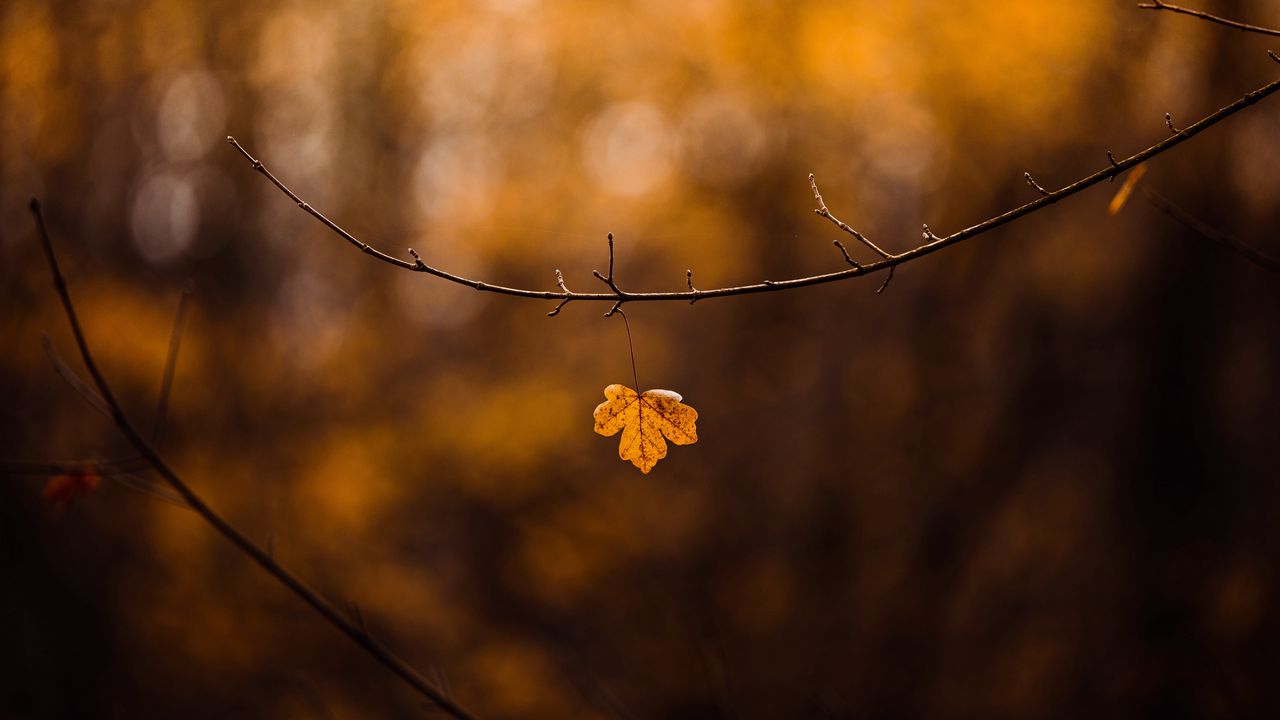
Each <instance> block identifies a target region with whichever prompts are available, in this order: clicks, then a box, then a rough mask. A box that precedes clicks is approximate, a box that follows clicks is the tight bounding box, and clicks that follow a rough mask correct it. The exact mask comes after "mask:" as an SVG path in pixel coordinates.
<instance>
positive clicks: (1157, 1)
mask: <svg viewBox="0 0 1280 720" xmlns="http://www.w3.org/2000/svg"><path fill="white" fill-rule="evenodd" d="M1138 7H1139V8H1140V9H1142V10H1168V11H1169V12H1173V13H1179V14H1181V15H1190V16H1191V17H1194V18H1199V19H1201V20H1205V21H1207V22H1211V23H1217V24H1219V25H1225V26H1227V27H1229V28H1235V29H1236V30H1241V31H1244V32H1251V33H1258V34H1259V35H1271V36H1272V37H1280V30H1274V29H1272V28H1267V27H1262V26H1260V25H1250V24H1249V23H1242V22H1240V21H1238V20H1231V19H1228V18H1224V17H1219V16H1217V15H1211V14H1209V13H1207V12H1205V11H1203V10H1196V9H1194V8H1186V7H1181V6H1178V5H1173V4H1170V3H1167V2H1164V0H1154V1H1153V2H1144V3H1138Z"/></svg>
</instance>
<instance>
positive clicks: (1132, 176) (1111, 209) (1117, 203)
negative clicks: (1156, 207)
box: [1107, 164, 1147, 215]
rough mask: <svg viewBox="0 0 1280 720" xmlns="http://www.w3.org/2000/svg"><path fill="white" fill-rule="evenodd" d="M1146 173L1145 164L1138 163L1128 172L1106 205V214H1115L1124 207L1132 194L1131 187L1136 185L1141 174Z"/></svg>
mask: <svg viewBox="0 0 1280 720" xmlns="http://www.w3.org/2000/svg"><path fill="white" fill-rule="evenodd" d="M1146 174H1147V166H1146V165H1145V164H1143V165H1139V166H1138V167H1136V168H1134V169H1133V170H1131V171H1130V172H1129V176H1128V177H1126V178H1125V179H1124V184H1123V185H1121V186H1120V189H1119V190H1117V191H1116V194H1115V196H1114V197H1112V198H1111V204H1110V205H1108V206H1107V214H1108V215H1115V214H1116V213H1118V212H1120V211H1121V210H1123V209H1124V206H1125V203H1127V202H1129V196H1130V195H1132V194H1133V189H1134V188H1136V187H1138V181H1139V180H1141V179H1142V176H1143V175H1146Z"/></svg>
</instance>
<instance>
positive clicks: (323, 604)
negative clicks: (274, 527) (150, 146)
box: [31, 198, 474, 719]
mask: <svg viewBox="0 0 1280 720" xmlns="http://www.w3.org/2000/svg"><path fill="white" fill-rule="evenodd" d="M31 213H32V215H34V216H35V221H36V229H37V230H38V232H39V235H40V243H41V245H42V246H43V247H44V252H45V257H46V258H47V259H48V261H49V272H50V274H51V275H52V278H53V286H54V289H56V290H57V292H58V297H59V299H60V300H61V301H62V309H63V311H64V313H65V314H66V316H67V322H68V323H69V324H70V325H71V333H72V335H74V336H75V340H76V346H77V347H78V348H79V349H80V357H81V358H82V359H83V360H84V364H85V368H87V369H88V371H89V376H90V377H91V378H92V379H93V383H94V385H96V386H97V389H98V393H99V394H100V395H101V397H102V399H103V401H104V403H105V404H106V407H107V410H108V411H109V414H110V415H111V418H112V420H113V421H115V425H116V427H117V428H119V430H120V433H121V434H122V435H124V436H125V439H127V440H128V441H129V443H130V444H131V445H133V447H134V449H135V450H137V452H138V454H139V455H140V456H141V457H142V458H144V459H145V460H146V461H147V463H148V464H149V465H150V466H151V468H152V469H154V470H155V472H156V473H157V474H159V475H160V477H162V478H164V480H165V481H166V482H167V483H168V484H169V486H170V487H172V488H173V490H174V492H176V493H177V494H178V496H179V497H180V498H181V499H182V500H183V502H185V503H186V504H187V505H188V506H189V507H190V508H191V509H192V510H194V511H195V512H196V514H198V515H199V516H200V517H201V518H202V519H203V520H204V521H205V522H207V523H208V524H209V525H211V526H212V527H213V528H214V529H215V530H217V531H218V533H220V534H221V535H222V536H223V537H225V538H226V539H227V540H228V541H230V542H231V544H232V545H234V546H235V547H236V548H237V549H239V550H240V551H241V552H243V553H244V554H245V555H248V556H249V557H250V558H252V559H253V560H254V562H256V563H257V564H258V565H259V566H260V567H262V568H263V569H264V570H266V571H267V573H268V574H270V575H271V576H272V577H274V578H275V579H276V580H278V581H279V582H280V583H281V584H283V585H284V586H285V587H287V588H289V590H291V591H292V592H293V593H294V594H295V595H297V596H298V597H299V598H301V599H302V600H303V601H304V602H306V603H307V604H308V605H310V606H311V608H312V609H313V610H315V611H316V612H317V613H318V614H319V615H320V616H321V617H322V618H324V619H325V620H326V621H328V622H329V624H331V625H333V626H334V627H335V628H337V629H338V630H339V631H341V632H342V633H343V634H344V635H346V636H347V637H348V638H350V639H351V640H352V641H353V642H354V643H356V644H357V645H359V646H360V647H361V648H362V649H364V650H365V652H367V653H368V654H369V655H370V656H371V657H373V658H374V659H375V660H377V661H378V662H379V663H381V664H382V665H383V666H384V667H386V668H387V669H389V670H391V671H392V672H393V673H395V674H396V675H397V676H399V677H400V679H402V680H404V681H405V682H406V683H408V684H409V685H410V686H411V687H413V689H415V690H417V691H418V692H419V693H421V694H422V695H423V696H425V697H426V698H428V699H429V700H431V701H432V702H433V703H435V704H436V705H437V706H438V707H440V709H441V710H443V711H445V712H447V713H448V714H449V715H451V716H453V717H455V718H462V719H467V718H473V717H474V716H473V715H472V714H471V713H469V712H467V710H465V709H464V708H463V707H462V706H460V705H459V704H458V703H457V702H455V701H454V700H452V699H450V698H449V697H448V696H447V695H446V694H445V693H443V692H441V691H440V690H439V689H438V688H436V687H435V686H434V685H432V684H431V683H430V682H428V681H427V680H426V679H425V678H424V677H423V676H422V675H421V674H419V673H418V672H417V671H416V670H414V669H413V668H412V667H411V666H410V665H409V664H408V663H407V662H405V661H404V660H402V659H401V658H400V657H398V656H397V655H396V654H395V653H393V652H391V650H390V649H388V648H387V647H385V646H384V645H382V644H381V643H380V642H378V641H377V640H374V639H373V638H372V637H370V636H369V634H368V633H366V632H365V631H364V630H363V629H361V628H360V627H358V626H357V625H356V624H354V623H352V622H351V621H350V620H349V619H347V618H346V617H345V616H344V614H343V612H342V611H341V610H339V609H338V608H337V606H335V605H334V604H333V603H332V602H330V601H329V600H327V599H326V598H325V597H324V596H322V595H321V594H320V593H318V592H316V591H315V590H313V589H311V588H310V587H308V586H307V584H306V583H304V582H303V581H302V580H301V579H300V578H299V577H298V576H296V575H294V574H293V573H292V572H290V571H289V570H288V569H287V568H285V567H284V566H283V565H281V564H280V563H279V562H277V561H276V560H275V558H273V557H272V555H271V553H269V552H267V551H266V550H263V549H262V548H261V547H259V546H258V545H257V544H256V543H254V542H253V541H252V540H250V539H249V538H248V536H246V535H245V534H244V533H242V532H240V531H239V530H237V529H236V528H235V527H234V526H233V525H231V523H229V522H228V521H226V520H224V519H223V518H222V516H220V515H218V513H216V512H215V511H214V510H213V509H212V508H211V507H209V505H208V504H207V503H205V501H204V500H203V499H202V498H201V497H200V496H199V495H197V494H196V493H195V491H194V490H192V489H191V488H190V486H188V485H187V483H186V482H185V481H184V480H183V479H182V478H181V477H179V476H178V474H177V473H176V472H174V470H173V469H172V468H170V467H169V465H168V463H166V462H165V461H164V459H163V458H161V457H160V455H159V454H158V453H157V452H156V449H155V448H154V447H153V446H152V445H151V444H150V443H148V442H147V440H146V438H144V437H143V436H142V434H141V433H140V432H138V430H137V428H136V427H135V426H134V425H133V423H132V422H131V421H130V420H129V418H128V417H127V416H126V415H125V414H124V410H123V409H122V408H121V406H120V403H119V402H118V401H117V400H116V398H115V394H114V393H112V392H111V387H110V386H109V385H108V384H107V380H106V377H104V376H103V374H102V371H101V370H99V369H98V364H97V363H96V362H95V361H94V359H93V353H92V352H90V350H89V344H88V341H87V340H86V339H85V336H84V332H83V330H82V329H81V327H80V320H79V318H78V317H77V315H76V309H75V305H74V304H73V303H72V302H71V294H70V293H69V292H68V290H67V282H66V280H65V279H64V278H63V276H62V271H61V270H60V269H59V268H58V259H57V256H56V255H55V254H54V250H53V243H52V242H51V241H50V240H49V233H48V230H47V229H46V228H45V224H44V216H43V215H42V214H41V212H40V203H39V202H38V201H37V200H36V199H35V198H32V200H31Z"/></svg>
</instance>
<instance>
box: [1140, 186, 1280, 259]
mask: <svg viewBox="0 0 1280 720" xmlns="http://www.w3.org/2000/svg"><path fill="white" fill-rule="evenodd" d="M1143 191H1144V192H1145V193H1146V195H1147V201H1148V202H1150V203H1151V204H1152V205H1153V206H1155V207H1156V209H1158V210H1160V211H1161V212H1163V213H1164V214H1166V215H1168V216H1169V217H1171V218H1173V219H1174V220H1176V221H1177V222H1179V223H1180V224H1182V225H1183V226H1185V227H1187V228H1188V229H1190V230H1192V231H1193V232H1195V233H1196V234H1198V235H1200V236H1202V237H1205V238H1208V239H1210V240H1212V241H1214V242H1216V243H1218V244H1220V245H1222V246H1224V247H1226V248H1229V249H1231V250H1233V251H1235V252H1236V253H1238V254H1239V255H1240V256H1242V257H1244V258H1246V259H1248V260H1249V261H1251V262H1253V263H1254V264H1255V265H1258V266H1259V267H1263V268H1266V269H1267V270H1270V271H1271V272H1273V273H1280V260H1276V259H1275V258H1273V257H1271V256H1269V255H1266V254H1264V253H1262V252H1260V251H1258V250H1256V249H1254V248H1252V247H1250V246H1249V245H1247V244H1245V243H1244V242H1241V241H1240V239H1239V238H1237V237H1236V236H1234V235H1232V234H1231V233H1228V232H1225V231H1223V230H1219V229H1218V228H1215V227H1213V226H1212V225H1209V224H1208V223H1206V222H1204V221H1203V220H1201V219H1200V218H1198V217H1196V216H1195V215H1192V214H1191V213H1189V212H1187V211H1186V210H1183V209H1182V208H1181V207H1178V205H1177V204H1175V203H1174V202H1173V201H1172V200H1170V199H1168V198H1166V197H1165V196H1163V195H1161V194H1160V193H1158V192H1156V191H1155V190H1152V189H1151V188H1143Z"/></svg>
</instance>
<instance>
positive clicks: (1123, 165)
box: [227, 80, 1280, 303]
mask: <svg viewBox="0 0 1280 720" xmlns="http://www.w3.org/2000/svg"><path fill="white" fill-rule="evenodd" d="M1277 90H1280V80H1277V81H1275V82H1272V83H1269V84H1267V85H1264V86H1262V87H1260V88H1258V89H1257V90H1254V91H1252V92H1250V93H1247V94H1245V95H1244V96H1243V97H1241V98H1240V99H1238V100H1236V101H1235V102H1233V103H1231V104H1229V105H1226V106H1225V107H1222V108H1220V109H1219V110H1217V111H1216V112H1213V113H1211V114H1209V115H1208V116H1206V117H1204V118H1203V119H1201V120H1199V121H1198V122H1195V123H1192V124H1191V125H1188V126H1187V127H1186V128H1183V129H1182V130H1181V131H1180V132H1178V133H1176V134H1174V135H1171V136H1170V137H1167V138H1165V139H1164V140H1161V141H1160V142H1158V143H1156V144H1155V145H1152V146H1151V147H1149V148H1147V149H1145V150H1142V151H1140V152H1137V153H1134V154H1133V155H1131V156H1129V157H1127V158H1125V159H1124V160H1121V161H1119V162H1111V163H1109V164H1108V166H1107V167H1105V168H1103V169H1101V170H1099V171H1097V172H1095V173H1093V174H1091V175H1087V176H1085V177H1083V178H1080V179H1079V180H1077V181H1075V182H1073V183H1071V184H1070V185H1067V186H1066V187H1062V188H1059V189H1058V190H1054V191H1052V192H1050V193H1049V194H1047V195H1042V196H1041V197H1039V198H1037V199H1036V200H1033V201H1032V202H1029V203H1026V204H1024V205H1021V206H1019V207H1016V208H1014V209H1012V210H1009V211H1007V212H1005V213H1002V214H1000V215H997V216H995V217H992V218H989V219H987V220H984V221H982V222H980V223H978V224H976V225H971V226H970V227H967V228H965V229H963V230H959V231H957V232H954V233H952V234H950V235H947V236H944V237H939V236H937V235H934V234H933V233H932V232H928V231H926V234H925V236H924V237H925V242H924V243H923V244H921V245H918V246H917V247H915V248H913V249H911V250H907V251H905V252H902V253H898V254H896V255H889V254H888V253H885V252H884V251H883V250H881V251H879V254H880V255H881V256H882V259H881V260H879V261H877V262H874V263H871V264H868V265H862V266H859V267H850V268H847V269H845V270H840V271H837V272H830V273H825V274H821V275H812V276H808V277H798V278H791V279H789V280H766V281H763V282H759V283H755V284H751V285H740V286H736V287H723V288H715V289H713V290H700V291H698V292H697V293H696V294H695V292H694V291H684V292H629V293H625V294H620V292H619V291H614V292H607V293H569V292H564V291H560V292H552V291H546V290H532V289H525V288H513V287H504V286H501V285H493V284H489V283H484V282H481V281H479V280H472V279H470V278H465V277H461V276H459V275H454V274H452V273H449V272H446V271H444V270H440V269H438V268H434V267H431V266H430V265H427V264H425V263H423V262H422V261H421V260H419V259H417V258H416V257H415V262H409V261H407V260H401V259H399V258H396V257H392V256H390V255H387V254H386V253H383V252H381V251H379V250H375V249H374V248H372V247H371V246H369V245H368V244H367V243H365V242H363V241H361V240H358V239H356V238H355V237H354V236H352V235H351V234H350V233H348V232H347V231H346V230H343V229H342V228H340V227H338V225H337V224H335V223H334V222H333V221H332V220H330V219H328V218H327V217H325V216H324V215H322V214H321V213H320V212H319V211H317V210H316V209H315V208H313V207H311V206H310V205H308V204H307V203H306V202H304V201H303V200H302V199H301V198H300V197H298V196H297V195H296V194H295V193H294V192H293V191H292V190H290V189H289V188H288V187H286V186H285V185H284V184H283V183H281V182H280V181H279V180H278V179H276V177H275V176H274V175H272V174H271V173H270V172H269V171H268V170H267V169H266V168H265V167H264V166H263V165H262V163H261V162H259V161H258V160H257V159H255V158H254V157H253V156H252V155H250V154H249V153H248V152H247V151H246V150H245V149H244V148H243V147H241V145H240V143H238V142H236V140H235V139H234V138H231V137H228V138H227V142H229V143H230V144H231V145H232V147H234V148H235V149H236V150H237V151H238V152H239V153H240V154H241V155H243V156H244V157H245V158H246V159H247V160H249V161H250V163H252V165H253V167H254V169H255V170H257V171H258V172H260V173H262V174H263V175H264V176H266V178H267V179H268V180H270V181H271V182H272V184H274V185H275V186H276V187H277V188H279V189H280V191H281V192H283V193H284V194H285V195H287V196H288V197H289V198H290V199H291V200H293V201H294V202H296V203H297V204H298V206H299V207H301V208H302V209H303V210H304V211H305V212H307V213H308V214H310V215H311V216H313V217H315V218H316V219H317V220H319V221H320V222H321V223H323V224H324V225H325V226H326V227H328V228H329V229H330V230H332V231H333V232H335V233H337V234H338V235H339V236H341V237H342V238H343V239H344V240H346V241H347V242H349V243H351V244H352V245H354V246H356V247H357V248H359V249H360V250H361V251H362V252H364V253H366V254H368V255H372V256H373V257H375V258H377V259H378V260H381V261H383V262H385V263H388V264H390V265H395V266H397V267H400V268H403V269H406V270H413V271H417V272H425V273H429V274H431V275H435V276H436V277H439V278H443V279H445V280H448V281H450V282H454V283H457V284H459V285H467V286H470V287H473V288H475V289H477V290H484V291H487V292H492V293H497V294H500V295H511V296H515V297H526V298H538V299H541V300H566V299H572V300H575V301H578V300H580V301H583V302H610V303H617V302H618V301H619V299H620V298H621V299H624V300H625V301H626V302H658V301H674V300H695V299H701V298H714V297H730V296H734V295H751V294H755V293H762V292H776V291H780V290H794V289H797V288H802V287H808V286H810V285H822V284H824V283H830V282H839V281H841V280H848V279H850V278H855V277H861V276H863V275H868V274H870V273H874V272H879V271H881V270H888V269H890V268H893V267H896V266H898V265H903V264H905V263H908V262H911V261H913V260H916V259H918V258H921V257H924V256H925V255H929V254H932V253H935V252H937V251H939V250H942V249H943V248H946V247H950V246H951V245H955V244H956V243H959V242H963V241H965V240H968V239H970V238H973V237H976V236H978V235H982V234H983V233H987V232H990V231H991V230H994V229H996V228H998V227H1000V226H1002V225H1006V224H1008V223H1010V222H1013V221H1014V220H1017V219H1019V218H1022V217H1024V216H1026V215H1029V214H1031V213H1033V212H1036V211H1037V210H1041V209H1043V208H1045V207H1048V206H1049V205H1052V204H1054V203H1056V202H1058V201H1059V200H1062V199H1064V198H1068V197H1071V196H1072V195H1075V194H1077V193H1079V192H1081V191H1083V190H1086V189H1088V188H1090V187H1093V186H1094V185H1096V184H1098V183H1100V182H1102V181H1103V180H1109V179H1111V178H1113V177H1115V176H1116V175H1117V174H1119V173H1122V172H1124V171H1126V170H1128V169H1130V168H1132V167H1134V166H1136V165H1138V164H1140V163H1142V162H1145V161H1146V160H1149V159H1151V158H1152V157H1155V156H1156V155H1159V154H1161V153H1163V152H1166V151H1168V150H1170V149H1172V148H1173V147H1175V146H1177V145H1179V144H1181V143H1184V142H1186V141H1187V140H1189V139H1191V138H1193V137H1195V136H1196V135H1198V134H1200V133H1202V132H1204V131H1205V130H1207V129H1209V128H1211V127H1213V126H1214V125H1216V124H1218V123H1220V122H1222V121H1223V120H1225V119H1227V118H1228V117H1231V116H1232V115H1234V114H1236V113H1238V112H1240V111H1241V110H1244V109H1245V108H1247V107H1249V106H1251V105H1253V104H1255V103H1257V102H1259V101H1260V100H1262V99H1263V98H1266V97H1268V96H1270V95H1272V94H1273V93H1275V92H1276V91H1277ZM818 214H820V215H821V207H819V209H818ZM833 220H834V219H833ZM850 230H852V228H850ZM850 234H852V232H851V233H850ZM854 237H855V238H856V237H858V235H854ZM869 247H870V245H869Z"/></svg>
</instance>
